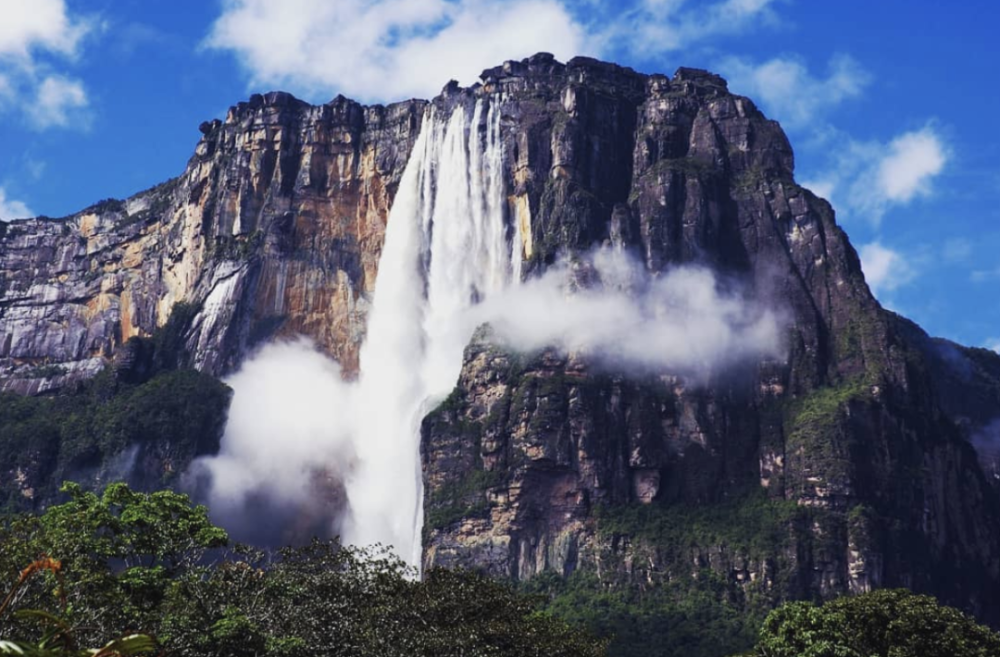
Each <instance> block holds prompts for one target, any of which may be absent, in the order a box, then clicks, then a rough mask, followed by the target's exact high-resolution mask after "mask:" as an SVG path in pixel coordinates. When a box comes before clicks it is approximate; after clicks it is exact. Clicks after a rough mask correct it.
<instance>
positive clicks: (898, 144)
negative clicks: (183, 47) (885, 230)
mask: <svg viewBox="0 0 1000 657" xmlns="http://www.w3.org/2000/svg"><path fill="white" fill-rule="evenodd" d="M842 141H843V144H842V145H841V146H840V148H839V149H838V150H837V152H836V155H835V158H834V162H833V164H832V166H831V168H830V169H829V170H828V171H826V172H825V173H824V174H822V175H820V176H817V177H815V178H814V179H813V180H811V181H810V184H809V185H807V186H811V188H812V189H814V190H815V189H817V188H820V189H822V190H823V191H824V192H825V193H826V194H828V196H827V198H829V199H830V201H831V202H832V203H833V205H834V206H835V207H836V208H837V210H838V211H839V212H840V213H841V214H842V215H845V214H846V215H847V216H849V217H863V218H865V219H867V220H869V221H871V222H872V223H873V224H875V225H878V224H879V223H880V222H881V220H882V218H883V216H885V214H886V212H888V211H889V210H890V209H892V208H894V207H900V206H905V205H908V204H910V203H912V202H913V201H914V200H916V199H918V198H923V197H928V196H930V195H931V194H933V192H934V181H935V179H936V178H937V177H938V176H939V175H940V174H941V173H942V171H944V169H945V166H946V165H947V164H948V162H949V160H950V159H951V157H952V156H951V150H952V149H951V147H950V146H949V144H948V142H947V141H946V140H945V138H944V136H943V135H942V134H941V133H940V132H939V131H938V129H937V128H936V126H935V125H934V124H933V123H929V124H927V125H925V126H924V127H923V128H920V129H919V130H912V131H909V132H905V133H903V134H901V135H898V136H897V137H895V138H893V139H891V140H890V141H889V142H887V143H883V142H878V141H867V142H862V141H857V140H853V139H850V138H849V137H847V136H843V140H842Z"/></svg>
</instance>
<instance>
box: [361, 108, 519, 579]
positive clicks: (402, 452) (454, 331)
mask: <svg viewBox="0 0 1000 657" xmlns="http://www.w3.org/2000/svg"><path fill="white" fill-rule="evenodd" d="M484 113H485V116H484ZM502 164H503V153H502V142H501V139H500V111H499V103H498V102H497V100H496V99H492V101H484V100H480V101H477V103H476V105H475V109H474V111H473V112H472V116H471V119H470V117H469V116H468V111H467V110H466V108H465V107H464V106H462V105H458V106H457V107H456V108H455V109H454V110H453V111H452V112H451V114H450V116H447V117H445V116H442V115H441V114H440V113H439V112H438V111H436V110H435V109H434V108H431V109H430V110H428V112H427V113H426V114H425V116H424V118H423V125H422V127H421V130H420V135H419V137H418V138H417V141H416V144H415V145H414V147H413V152H412V154H411V155H410V159H409V161H408V163H407V165H406V169H405V171H404V172H403V177H402V180H401V182H400V185H399V189H398V191H397V193H396V198H395V201H394V203H393V205H392V209H391V211H390V215H389V222H388V226H387V229H386V235H385V245H384V247H383V250H382V256H381V259H380V261H379V269H378V279H377V282H376V284H375V294H374V299H373V305H372V308H371V311H370V314H369V317H368V333H367V339H366V341H365V344H364V346H363V347H362V350H361V373H360V376H359V381H358V386H359V387H358V390H357V392H358V399H357V405H356V410H357V413H358V416H357V423H356V428H355V431H356V436H355V438H354V445H355V450H356V457H357V464H356V466H355V469H354V471H353V472H352V473H351V474H350V475H349V477H348V479H347V482H346V486H347V494H348V500H349V506H350V518H349V519H348V521H347V523H346V525H345V527H344V539H345V541H346V542H348V543H352V544H355V545H371V544H375V543H381V544H384V545H391V546H393V548H394V550H395V551H396V553H397V554H398V555H399V556H400V557H402V558H404V559H405V560H407V561H408V562H409V563H411V564H414V565H417V564H419V563H420V553H421V545H420V533H421V526H422V519H423V515H422V485H421V468H420V454H419V441H420V422H421V420H422V419H423V416H424V415H425V414H426V413H427V412H428V411H429V410H430V409H431V408H432V407H433V405H434V404H436V403H438V402H440V401H441V400H442V399H443V398H444V397H445V396H447V394H448V393H449V392H450V391H451V389H452V388H453V387H454V385H455V382H456V380H457V379H458V374H459V371H460V369H461V365H462V351H463V348H464V346H465V344H466V342H467V341H468V338H469V336H468V335H463V334H462V332H463V331H467V329H466V326H467V323H466V322H462V321H457V320H459V319H460V316H461V315H462V313H464V312H466V311H467V310H468V309H469V308H470V307H471V306H473V305H474V304H475V303H477V302H478V301H480V300H483V299H485V298H486V297H488V296H489V295H491V294H495V293H496V292H499V291H500V290H502V289H503V288H504V287H505V286H506V285H508V284H509V283H510V281H511V280H512V272H513V263H512V258H513V255H512V254H514V253H519V252H520V248H519V245H520V244H519V243H520V238H519V237H518V236H517V235H514V238H513V239H512V240H510V242H509V241H508V239H507V237H506V233H507V228H506V224H505V221H504V211H503V210H504V202H505V199H504V191H503V188H504V183H503V171H502ZM511 243H512V244H513V245H512V244H511Z"/></svg>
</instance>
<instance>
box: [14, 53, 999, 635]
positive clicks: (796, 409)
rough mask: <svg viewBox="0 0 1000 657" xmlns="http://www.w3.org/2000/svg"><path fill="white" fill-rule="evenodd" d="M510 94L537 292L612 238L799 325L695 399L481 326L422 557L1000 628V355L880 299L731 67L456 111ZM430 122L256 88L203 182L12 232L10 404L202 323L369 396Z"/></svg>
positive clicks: (525, 235) (506, 134) (452, 89)
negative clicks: (294, 351)
mask: <svg viewBox="0 0 1000 657" xmlns="http://www.w3.org/2000/svg"><path fill="white" fill-rule="evenodd" d="M483 95H491V96H493V97H495V98H499V99H500V102H502V109H503V114H502V138H503V142H504V170H505V175H506V178H507V180H506V188H507V206H508V208H507V220H508V223H509V224H511V225H513V223H514V222H516V223H517V224H518V225H519V227H520V230H519V234H520V235H521V237H522V244H521V245H520V246H521V251H522V256H523V258H524V266H523V276H525V277H530V276H533V275H536V274H538V273H540V272H541V271H543V270H544V269H545V268H546V267H547V266H549V265H551V264H552V263H554V262H555V261H556V259H557V257H559V256H560V255H567V256H569V257H570V259H572V258H573V256H575V255H579V254H582V253H584V252H586V251H588V250H590V249H591V248H593V246H594V245H601V244H605V245H609V246H613V247H615V248H620V249H624V250H628V251H631V252H632V253H634V254H635V255H636V257H637V258H638V259H639V260H640V261H641V262H642V263H643V265H644V267H645V268H646V269H647V270H648V272H650V273H651V274H653V275H656V274H657V273H660V272H663V271H665V270H666V269H668V268H670V267H673V266H675V265H678V264H687V263H697V264H702V265H708V266H711V267H712V268H713V269H715V270H716V271H717V272H720V274H721V276H722V278H723V279H725V280H734V281H739V283H740V285H741V286H742V288H743V289H744V290H745V291H746V293H747V294H749V295H751V296H754V297H756V298H757V299H759V300H763V301H771V302H773V303H774V305H778V306H780V307H781V308H782V309H783V311H784V312H785V314H786V317H787V319H788V329H787V335H786V339H787V347H788V354H787V358H786V359H785V360H782V361H764V362H759V363H753V364H751V365H749V366H747V367H744V368H740V369H737V370H735V371H732V372H727V373H726V374H725V376H721V375H720V376H717V377H715V378H713V379H711V380H709V381H707V382H705V381H700V382H694V381H688V380H685V379H684V378H683V377H682V376H679V375H678V374H677V373H674V372H669V371H663V372H647V373H644V374H643V375H642V376H624V375H621V374H615V373H609V372H607V371H603V370H599V369H597V368H595V367H594V366H593V364H592V363H588V362H587V361H586V360H585V359H582V358H580V357H578V356H577V355H573V354H568V355H567V354H560V353H557V352H555V351H544V352H541V353H534V354H516V353H512V352H511V351H510V350H508V349H507V348H505V347H504V346H503V345H501V344H499V343H498V342H497V341H496V340H494V339H493V338H492V337H491V334H490V332H489V330H488V329H483V330H481V331H480V332H479V333H477V336H476V338H475V339H474V340H473V342H472V343H471V344H470V345H469V346H468V348H467V350H466V354H465V363H464V367H463V371H462V374H461V379H460V381H459V383H458V386H457V387H456V389H455V391H454V393H453V394H452V395H451V397H450V398H449V399H448V401H447V402H446V403H444V404H443V405H442V406H441V407H440V408H438V409H437V410H435V411H434V412H433V413H431V414H430V415H429V416H428V418H427V419H426V420H425V421H424V424H423V430H422V444H421V453H422V456H423V468H424V483H425V496H424V502H425V518H426V523H425V535H424V541H425V565H427V566H434V565H445V566H450V565H468V566H474V567H477V568H482V569H485V570H488V571H490V572H493V573H496V574H500V575H503V576H507V577H511V578H513V579H516V580H522V581H523V580H529V579H531V578H533V577H535V576H537V575H539V574H540V573H543V572H546V571H554V572H556V573H558V574H561V575H564V576H568V575H570V574H572V573H574V572H576V573H580V572H586V573H594V574H595V576H596V577H597V578H598V579H599V581H600V582H602V585H603V584H607V585H621V586H630V585H641V586H647V585H651V584H653V583H656V582H677V581H682V580H684V579H685V578H688V579H690V578H691V577H692V576H697V575H698V574H699V573H702V572H704V571H706V570H707V571H711V572H712V573H714V576H715V577H718V578H720V579H721V581H722V582H724V585H725V587H727V590H728V591H729V592H730V593H731V594H732V595H733V596H742V597H741V598H740V599H751V598H753V597H754V596H757V597H758V598H760V599H763V600H764V601H765V603H766V604H772V603H774V602H777V601H779V600H782V599H786V598H790V597H802V598H810V597H827V596H831V595H834V594H836V593H840V592H845V591H864V590H868V589H870V588H873V587H879V586H896V585H904V586H909V587H912V588H915V589H918V590H922V591H930V592H934V593H937V594H938V595H940V596H942V597H943V598H944V599H945V600H947V601H948V602H951V603H953V604H957V605H958V606H961V607H963V608H967V609H969V610H970V611H974V612H975V613H977V614H979V615H980V616H981V617H983V618H985V619H987V620H990V621H992V622H994V623H1000V494H998V490H1000V486H996V485H995V482H996V481H997V478H996V477H997V475H996V473H997V472H1000V465H998V464H1000V457H998V453H1000V452H998V450H997V449H996V445H997V444H1000V436H997V437H994V436H993V434H994V433H997V434H1000V431H998V430H995V429H993V428H992V427H994V424H993V423H994V422H995V420H996V418H997V417H1000V358H997V357H996V356H995V355H993V354H990V353H988V352H984V351H981V350H970V349H964V348H961V347H958V346H956V345H951V344H950V343H945V342H942V341H936V340H933V339H931V338H929V337H928V336H926V335H925V334H924V333H923V332H922V331H921V330H920V329H919V328H918V327H916V326H914V325H913V324H911V323H909V322H907V321H906V320H904V319H902V318H900V317H898V316H896V315H894V314H892V313H890V312H887V311H885V310H883V309H882V308H881V307H880V306H879V304H878V303H877V302H876V301H875V299H874V298H873V297H872V295H871V293H870V292H869V289H868V287H867V285H866V284H865V281H864V277H863V275H862V273H861V269H860V264H859V260H858V257H857V254H856V253H855V251H854V249H853V248H852V247H851V245H850V243H849V242H848V240H847V238H846V236H845V235H844V233H843V231H841V229H840V228H838V227H837V225H836V223H835V220H834V215H833V211H832V209H831V208H830V206H829V204H828V203H826V201H824V200H822V199H820V198H817V197H816V196H815V195H814V194H812V193H811V192H810V191H809V190H807V189H804V188H802V187H801V186H799V185H798V184H796V183H795V181H794V177H793V163H794V159H793V154H792V150H791V148H790V146H789V143H788V140H787V139H786V137H785V135H784V134H783V132H782V131H781V129H780V127H779V126H778V125H777V124H776V123H775V122H773V121H770V120H768V119H766V118H765V117H764V116H763V115H762V114H761V113H760V111H759V110H758V109H757V108H756V107H755V106H754V104H753V103H752V102H751V101H750V100H748V99H746V98H743V97H740V96H736V95H733V94H731V93H729V91H728V90H727V87H726V83H725V81H723V80H722V79H721V78H719V77H718V76H715V75H712V74H710V73H707V72H704V71H697V70H691V69H680V70H678V71H677V73H676V74H675V75H674V76H673V77H672V78H667V77H665V76H662V75H653V76H646V75H641V74H638V73H636V72H634V71H632V70H630V69H624V68H621V67H618V66H614V65H612V64H606V63H602V62H597V61H594V60H590V59H584V58H578V59H575V60H572V61H570V62H569V63H568V64H561V63H559V62H556V61H555V60H554V59H553V58H552V57H551V56H547V55H536V56H535V57H532V58H531V59H528V60H525V61H522V62H507V63H506V64H504V65H503V66H500V67H497V68H495V69H490V70H487V71H485V72H484V73H483V76H482V83H481V84H478V85H476V86H474V87H472V88H470V89H462V88H460V87H458V86H457V85H454V84H452V85H449V86H448V87H446V88H445V90H444V92H443V93H442V95H441V96H439V97H438V98H437V99H435V100H434V101H432V102H433V103H435V104H437V105H439V106H449V105H452V104H454V103H457V102H468V101H469V100H470V99H471V98H474V97H478V96H483ZM426 105H427V103H424V102H422V101H410V102H407V103H400V104H396V105H391V106H389V107H370V108H365V107H362V106H360V105H358V104H356V103H353V102H352V101H349V100H346V99H343V98H338V99H336V100H334V101H332V102H331V103H329V104H327V105H323V106H318V107H313V106H309V105H306V104H304V103H301V102H300V101H297V100H295V99H293V98H292V97H290V96H288V95H285V94H269V95H267V96H266V97H261V96H255V97H254V98H252V99H251V100H250V102H249V103H242V104H240V105H238V106H237V107H234V108H233V109H232V110H230V113H229V115H228V117H227V119H226V121H225V122H213V123H210V124H204V125H203V126H202V131H203V133H204V137H203V139H202V140H201V141H200V143H199V144H198V146H197V151H196V154H195V155H194V157H193V158H192V159H191V161H190V163H189V164H188V167H187V169H186V171H185V172H184V174H182V175H181V176H180V177H179V178H177V179H175V180H173V181H170V182H168V183H166V184H164V185H161V186H160V187H157V188H154V189H152V190H148V191H146V192H143V193H141V194H138V195H136V196H135V197H133V198H131V199H128V200H126V201H123V202H117V201H107V202H102V203H101V204H98V205H97V206H94V207H93V208H90V209H88V210H85V211H84V212H82V213H79V214H77V215H73V216H72V217H69V218H67V219H65V220H58V221H57V220H48V219H36V220H31V221H26V222H18V223H16V224H11V225H6V226H5V225H3V224H0V230H3V233H2V235H0V368H3V370H2V371H0V387H2V388H3V389H6V390H14V391H18V392H22V393H30V394H34V393H40V392H45V391H48V390H53V389H57V388H59V387H60V386H63V385H65V384H66V383H67V382H69V381H72V380H75V379H79V378H85V377H87V376H90V375H92V374H93V373H94V372H96V371H98V370H99V369H101V368H102V367H103V366H104V365H105V364H106V363H107V362H108V361H109V359H111V358H112V357H115V358H117V359H119V361H121V362H125V363H126V364H125V365H124V366H123V367H124V368H125V369H126V370H127V369H128V367H131V365H128V363H131V362H133V361H134V360H135V358H134V354H130V353H129V352H128V351H127V350H122V349H121V346H122V345H123V344H125V343H126V341H127V340H128V339H129V338H130V337H131V336H135V335H149V334H151V333H152V332H153V331H154V329H155V328H156V327H158V326H161V325H163V324H164V323H165V322H166V321H167V318H168V317H169V316H170V314H171V312H172V309H173V308H174V306H175V304H176V303H178V302H184V303H185V304H187V305H186V306H184V308H185V312H191V313H193V315H192V318H191V319H190V321H189V322H188V323H186V327H187V328H186V330H185V332H184V341H185V344H186V351H187V352H188V353H189V354H190V361H191V362H190V364H191V365H193V366H195V367H197V368H199V369H202V370H204V371H207V372H209V373H212V374H216V375H219V374H224V373H226V372H229V371H231V370H232V369H233V368H235V367H236V366H238V364H239V363H240V362H241V360H242V359H243V358H245V357H246V355H247V354H248V352H249V350H250V349H251V348H252V346H253V345H254V344H256V343H257V342H259V341H261V340H263V339H266V338H268V337H271V336H274V335H291V334H305V335H308V336H311V337H312V338H313V339H314V340H315V341H316V342H317V343H318V344H319V345H320V346H321V347H322V348H323V349H324V350H325V351H326V352H327V353H329V354H330V355H332V356H333V357H335V358H337V359H338V360H339V361H340V362H341V364H342V365H343V366H344V368H345V371H346V372H347V374H348V375H351V374H352V373H353V372H355V371H356V369H357V355H358V347H359V345H360V341H361V339H362V337H363V333H364V318H365V310H366V307H367V297H366V293H368V292H370V291H371V289H372V286H373V281H374V277H375V275H376V266H377V263H378V258H379V254H380V250H381V244H382V237H383V232H384V226H385V222H386V218H387V216H388V208H389V205H390V203H391V200H392V197H393V194H394V191H395V188H396V185H397V183H398V181H399V178H400V175H401V174H402V170H403V166H404V165H405V163H406V160H407V157H408V154H409V151H410V148H411V147H412V144H413V142H414V140H415V138H416V136H417V131H418V130H419V125H420V117H421V115H422V112H423V110H424V108H425V106H426ZM991 432H992V433H991ZM974 445H976V446H978V447H980V448H981V449H979V451H978V452H977V449H976V447H975V446H974ZM702 511H704V513H705V514H707V515H706V516H704V517H702V516H698V515H697V514H698V513H702ZM692 514H694V515H692ZM706 518H708V520H706ZM734 525H738V526H741V527H746V528H748V530H747V532H744V533H740V534H738V535H737V534H734V533H733V531H732V527H733V526H734ZM705 527H708V528H709V529H705ZM696 529H697V531H695V530H696Z"/></svg>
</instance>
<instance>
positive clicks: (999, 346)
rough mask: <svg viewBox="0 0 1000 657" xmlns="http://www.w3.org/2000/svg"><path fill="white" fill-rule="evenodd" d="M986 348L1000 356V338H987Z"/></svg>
mask: <svg viewBox="0 0 1000 657" xmlns="http://www.w3.org/2000/svg"><path fill="white" fill-rule="evenodd" d="M986 348H987V349H991V350H993V351H995V352H997V353H998V354H1000V338H987V339H986Z"/></svg>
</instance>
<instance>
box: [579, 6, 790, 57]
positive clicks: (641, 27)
mask: <svg viewBox="0 0 1000 657" xmlns="http://www.w3.org/2000/svg"><path fill="white" fill-rule="evenodd" d="M774 4H776V3H775V1H774V0H721V1H719V2H700V1H699V2H688V1H687V0H641V1H640V2H637V3H634V4H633V5H632V6H631V7H630V8H628V9H626V10H625V11H621V10H620V8H618V7H616V11H615V14H614V16H601V17H600V24H599V25H598V24H597V23H596V22H594V21H591V22H590V23H588V24H589V25H591V26H592V28H591V35H592V36H591V38H592V40H593V42H594V43H595V44H597V45H598V47H599V49H600V50H601V51H602V52H607V51H609V50H616V51H619V52H626V53H628V54H629V55H630V56H632V57H634V58H637V59H639V60H648V59H649V58H651V57H654V56H659V55H664V54H667V53H671V52H676V51H678V50H681V49H683V48H689V47H691V46H693V45H695V44H698V43H700V42H703V41H706V40H708V39H711V38H714V37H721V36H729V35H733V34H739V33H741V32H745V31H746V30H748V29H751V28H753V27H756V26H758V25H761V24H776V23H778V22H779V21H778V16H777V13H776V12H775V11H774V9H773V5H774Z"/></svg>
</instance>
